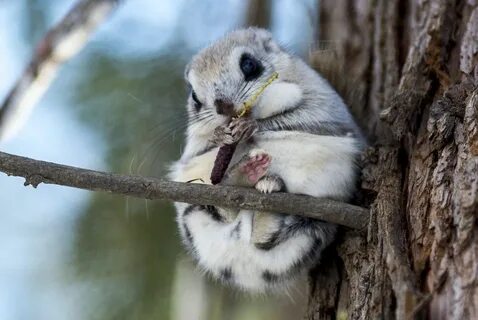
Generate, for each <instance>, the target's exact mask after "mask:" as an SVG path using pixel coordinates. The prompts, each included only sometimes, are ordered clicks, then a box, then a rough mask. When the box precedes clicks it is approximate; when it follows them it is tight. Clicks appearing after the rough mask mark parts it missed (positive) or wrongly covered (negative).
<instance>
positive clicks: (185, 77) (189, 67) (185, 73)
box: [184, 62, 191, 83]
mask: <svg viewBox="0 0 478 320" xmlns="http://www.w3.org/2000/svg"><path fill="white" fill-rule="evenodd" d="M190 70H191V62H189V63H188V64H187V65H186V68H184V80H186V82H187V83H189V79H188V78H189V71H190Z"/></svg>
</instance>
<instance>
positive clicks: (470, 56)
mask: <svg viewBox="0 0 478 320" xmlns="http://www.w3.org/2000/svg"><path fill="white" fill-rule="evenodd" d="M320 10H321V11H320V39H321V40H327V41H329V40H330V41H331V43H332V44H333V49H334V52H336V54H337V56H336V59H337V61H339V63H340V64H341V66H342V69H343V70H346V71H347V72H346V73H345V72H344V73H342V76H343V77H344V78H346V79H347V81H349V82H352V83H353V86H354V94H355V95H356V96H357V95H358V96H359V98H360V99H356V101H360V104H358V105H354V106H353V113H354V115H355V116H356V117H357V118H358V119H359V122H360V123H361V124H362V125H363V128H364V131H365V132H366V133H367V135H368V137H369V139H370V143H371V145H373V147H372V148H370V149H369V150H368V151H367V152H366V154H365V155H364V161H363V166H364V168H363V174H362V189H363V194H364V196H363V197H362V198H363V199H361V201H362V202H364V203H370V209H371V219H370V222H369V227H368V230H367V232H366V234H365V235H364V234H360V233H353V232H351V231H345V232H344V233H343V237H342V239H341V240H340V241H339V243H338V244H337V249H336V252H335V253H331V254H328V255H327V256H326V257H324V258H323V264H322V265H321V266H319V267H317V269H316V270H314V271H312V272H311V276H310V297H309V306H308V312H307V315H306V319H333V318H347V319H377V318H381V319H394V318H396V319H413V318H429V319H478V235H477V229H478V224H477V222H476V217H477V215H478V89H477V84H478V66H477V61H478V2H477V1H474V0H468V1H454V0H429V1H424V0H408V1H398V0H390V1H388V0H376V1H366V0H360V1H355V0H322V1H321V9H320ZM319 54H320V53H319ZM319 69H320V66H319Z"/></svg>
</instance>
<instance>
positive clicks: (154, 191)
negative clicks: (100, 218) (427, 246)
mask: <svg viewBox="0 0 478 320" xmlns="http://www.w3.org/2000/svg"><path fill="white" fill-rule="evenodd" d="M0 171H1V172H4V173H6V174H7V175H13V176H19V177H24V178H25V180H26V181H25V185H29V184H31V185H33V186H34V187H37V186H38V185H39V184H40V183H47V184H57V185H63V186H69V187H74V188H80V189H86V190H92V191H107V192H112V193H117V194H123V195H128V196H133V197H138V198H145V199H169V200H173V201H178V202H186V203H191V204H202V205H216V206H221V207H229V208H241V209H249V210H257V211H267V212H284V213H289V214H295V215H301V216H306V217H311V218H315V219H320V220H324V221H328V222H332V223H336V224H340V225H344V226H347V227H350V228H354V229H359V230H364V229H365V228H366V225H367V222H368V214H369V213H368V210H367V209H364V208H361V207H357V206H354V205H351V204H347V203H342V202H338V201H333V200H329V199H320V198H314V197H310V196H305V195H298V194H291V193H272V194H268V195H266V194H262V193H259V192H257V191H256V190H254V189H251V188H240V187H227V186H212V185H205V184H196V183H182V182H173V181H167V180H164V179H156V178H148V177H140V176H133V175H120V174H114V173H106V172H99V171H93V170H87V169H81V168H75V167H70V166H65V165H61V164H55V163H51V162H45V161H39V160H33V159H29V158H25V157H20V156H16V155H11V154H8V153H3V152H0Z"/></svg>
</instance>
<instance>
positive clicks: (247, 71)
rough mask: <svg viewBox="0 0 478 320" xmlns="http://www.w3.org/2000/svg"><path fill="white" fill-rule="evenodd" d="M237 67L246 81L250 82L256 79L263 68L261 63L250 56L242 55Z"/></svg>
mask: <svg viewBox="0 0 478 320" xmlns="http://www.w3.org/2000/svg"><path fill="white" fill-rule="evenodd" d="M239 67H240V68H241V71H242V73H243V74H244V78H245V80H246V81H251V80H254V79H256V78H257V77H259V76H260V75H261V74H262V71H263V70H264V67H263V66H262V64H261V62H260V61H259V60H257V59H256V58H254V57H253V56H251V55H250V54H247V53H244V54H243V55H242V56H241V60H240V61H239Z"/></svg>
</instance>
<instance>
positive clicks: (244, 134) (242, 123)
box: [229, 118, 257, 142]
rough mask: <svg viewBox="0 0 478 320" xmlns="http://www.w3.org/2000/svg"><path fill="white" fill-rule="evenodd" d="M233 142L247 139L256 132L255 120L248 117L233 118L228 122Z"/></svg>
mask: <svg viewBox="0 0 478 320" xmlns="http://www.w3.org/2000/svg"><path fill="white" fill-rule="evenodd" d="M229 129H230V130H231V134H232V137H233V139H234V140H235V142H239V141H241V140H247V139H249V138H250V137H252V136H253V135H254V133H256V132H257V121H256V120H254V119H250V118H235V119H232V120H231V122H230V123H229Z"/></svg>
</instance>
